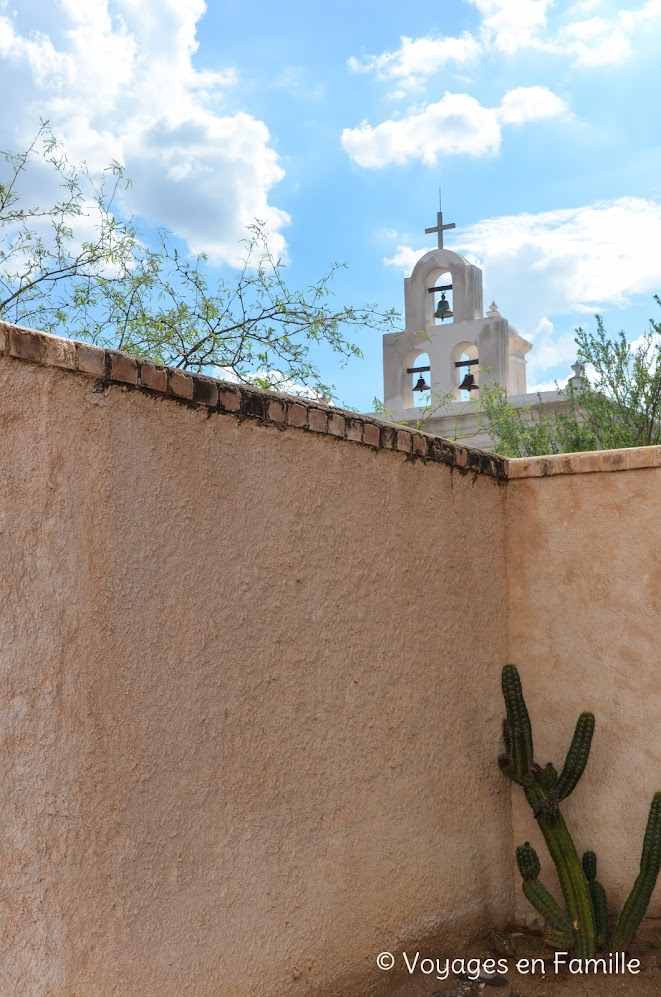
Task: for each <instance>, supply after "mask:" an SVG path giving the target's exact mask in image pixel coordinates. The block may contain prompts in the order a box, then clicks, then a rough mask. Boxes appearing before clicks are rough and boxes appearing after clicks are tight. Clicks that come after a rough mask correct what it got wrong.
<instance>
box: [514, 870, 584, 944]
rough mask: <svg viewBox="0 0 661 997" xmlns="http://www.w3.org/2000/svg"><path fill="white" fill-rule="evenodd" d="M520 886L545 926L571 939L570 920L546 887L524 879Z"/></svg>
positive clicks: (534, 880) (535, 881) (533, 880)
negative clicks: (547, 925) (545, 923)
mask: <svg viewBox="0 0 661 997" xmlns="http://www.w3.org/2000/svg"><path fill="white" fill-rule="evenodd" d="M521 885H522V888H523V892H524V894H525V896H526V898H527V899H528V900H529V901H530V903H531V904H532V905H533V907H534V908H535V910H536V911H537V913H538V914H541V916H542V917H543V918H544V920H545V921H546V922H547V924H550V925H551V927H552V928H555V930H556V931H561V932H563V934H569V936H570V937H572V938H573V933H572V923H571V918H570V917H569V915H568V914H567V911H565V910H563V909H562V907H561V906H560V904H559V903H558V901H557V900H556V899H555V898H554V897H552V896H551V894H550V893H549V891H548V890H547V889H546V887H545V886H543V885H542V884H541V883H540V881H539V880H538V879H524V880H523V883H522V884H521Z"/></svg>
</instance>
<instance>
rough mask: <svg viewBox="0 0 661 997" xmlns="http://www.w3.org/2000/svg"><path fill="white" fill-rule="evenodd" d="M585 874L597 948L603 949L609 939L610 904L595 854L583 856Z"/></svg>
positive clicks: (587, 853)
mask: <svg viewBox="0 0 661 997" xmlns="http://www.w3.org/2000/svg"><path fill="white" fill-rule="evenodd" d="M583 872H584V873H585V878H586V879H587V881H588V889H589V891H590V900H591V901H592V914H593V916H594V930H595V934H596V938H597V947H598V948H600V949H603V948H605V946H606V942H607V939H608V904H607V902H606V891H605V889H604V888H603V886H602V885H601V883H599V882H598V881H597V856H596V855H595V853H594V852H585V853H584V854H583Z"/></svg>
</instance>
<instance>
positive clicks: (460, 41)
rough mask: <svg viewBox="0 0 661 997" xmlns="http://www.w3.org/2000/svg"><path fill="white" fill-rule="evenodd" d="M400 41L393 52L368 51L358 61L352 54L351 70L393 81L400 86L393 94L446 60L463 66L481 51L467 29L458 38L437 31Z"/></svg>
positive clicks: (421, 79) (417, 84)
mask: <svg viewBox="0 0 661 997" xmlns="http://www.w3.org/2000/svg"><path fill="white" fill-rule="evenodd" d="M400 42H401V44H400V47H399V48H398V49H396V50H395V51H394V52H383V53H382V54H381V55H370V56H367V58H366V59H364V60H363V61H362V62H361V60H360V59H356V58H355V57H353V56H352V57H351V58H350V59H349V62H348V64H349V68H350V69H352V70H353V72H355V73H371V72H373V73H376V75H377V77H378V79H381V80H395V81H397V83H398V84H399V86H400V87H402V88H403V89H402V91H396V92H395V94H394V96H403V94H404V91H406V90H414V89H417V88H418V87H420V86H421V85H422V84H423V83H424V81H425V80H426V79H428V77H430V76H433V75H434V74H435V73H437V72H438V71H439V69H442V68H443V66H446V65H447V64H448V63H455V64H457V65H460V66H463V65H464V64H465V63H467V62H470V61H472V60H474V59H475V58H477V56H478V55H479V54H480V51H481V46H480V44H479V42H478V41H477V39H476V38H474V37H473V35H471V34H470V33H469V32H467V31H465V32H464V33H463V34H462V35H460V36H459V37H458V38H453V37H450V36H446V35H441V36H440V37H436V38H434V37H430V36H425V37H423V38H415V39H413V38H407V37H406V36H403V37H402V38H401V39H400Z"/></svg>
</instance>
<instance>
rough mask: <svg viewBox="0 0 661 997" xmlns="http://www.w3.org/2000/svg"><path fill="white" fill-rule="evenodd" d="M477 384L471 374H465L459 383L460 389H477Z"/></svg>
mask: <svg viewBox="0 0 661 997" xmlns="http://www.w3.org/2000/svg"><path fill="white" fill-rule="evenodd" d="M479 387H480V386H479V384H476V383H475V378H474V377H473V375H472V374H466V376H465V378H464V379H463V381H462V382H461V384H460V385H459V390H460V391H478V389H479Z"/></svg>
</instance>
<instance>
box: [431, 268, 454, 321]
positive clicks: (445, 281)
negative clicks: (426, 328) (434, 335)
mask: <svg viewBox="0 0 661 997" xmlns="http://www.w3.org/2000/svg"><path fill="white" fill-rule="evenodd" d="M452 283H453V282H452V274H451V273H450V271H449V270H432V271H431V273H430V274H429V278H428V287H427V296H428V298H429V301H428V304H427V308H426V311H427V317H428V321H429V324H430V325H432V324H433V325H448V324H449V323H451V322H452V321H453V320H454V309H453V288H452Z"/></svg>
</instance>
